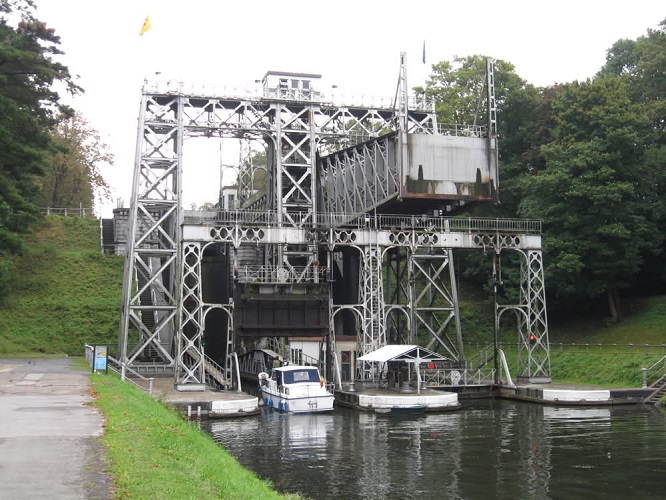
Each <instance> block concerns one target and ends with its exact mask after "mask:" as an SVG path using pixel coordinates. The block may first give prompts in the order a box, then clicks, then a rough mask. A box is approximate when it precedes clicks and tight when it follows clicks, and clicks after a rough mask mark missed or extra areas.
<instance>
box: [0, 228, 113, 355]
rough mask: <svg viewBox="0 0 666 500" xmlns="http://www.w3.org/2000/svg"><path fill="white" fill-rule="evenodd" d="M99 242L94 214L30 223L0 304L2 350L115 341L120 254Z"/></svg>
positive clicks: (63, 349) (72, 351)
mask: <svg viewBox="0 0 666 500" xmlns="http://www.w3.org/2000/svg"><path fill="white" fill-rule="evenodd" d="M99 248H100V242H99V221H97V220H95V219H84V218H79V217H60V216H50V217H46V218H45V219H44V220H43V222H41V223H40V224H39V225H38V226H37V227H35V228H33V231H32V232H31V233H30V234H28V236H27V237H26V244H25V251H24V253H23V254H22V255H20V256H18V257H16V258H15V259H14V266H15V269H16V272H15V273H14V277H13V279H12V281H11V283H10V290H11V292H10V295H9V296H8V297H7V298H6V299H5V300H4V301H3V303H2V304H0V324H1V325H3V328H2V330H0V354H2V355H8V354H14V355H17V354H28V353H33V354H34V353H44V354H68V355H78V356H80V355H81V354H82V352H83V345H84V344H86V343H90V344H92V343H97V344H108V345H110V346H115V345H116V343H117V337H118V321H119V319H120V297H121V291H122V273H123V271H122V269H123V262H124V260H123V258H122V257H118V256H113V255H101V253H100V250H99Z"/></svg>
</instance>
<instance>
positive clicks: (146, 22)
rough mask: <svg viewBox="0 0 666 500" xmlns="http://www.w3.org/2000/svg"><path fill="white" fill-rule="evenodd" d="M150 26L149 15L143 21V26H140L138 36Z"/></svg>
mask: <svg viewBox="0 0 666 500" xmlns="http://www.w3.org/2000/svg"><path fill="white" fill-rule="evenodd" d="M150 28H152V25H151V24H150V16H146V20H145V21H144V22H143V26H141V31H139V36H143V34H144V33H145V32H146V31H148V30H149V29H150Z"/></svg>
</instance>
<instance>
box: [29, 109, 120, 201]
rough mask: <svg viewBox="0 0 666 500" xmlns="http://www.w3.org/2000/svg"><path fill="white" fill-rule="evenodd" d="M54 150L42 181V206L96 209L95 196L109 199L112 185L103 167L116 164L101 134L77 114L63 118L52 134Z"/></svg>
mask: <svg viewBox="0 0 666 500" xmlns="http://www.w3.org/2000/svg"><path fill="white" fill-rule="evenodd" d="M52 142H53V151H52V153H51V154H50V155H49V158H48V163H47V169H46V170H47V173H46V176H45V177H44V178H43V179H42V193H41V197H40V198H39V202H40V205H41V206H45V207H46V206H48V207H63V208H64V207H75V206H78V205H79V204H81V205H83V206H85V207H92V206H93V205H94V201H95V195H99V197H101V198H106V199H108V198H109V196H110V194H109V193H110V190H109V186H108V184H107V183H106V181H105V180H104V178H103V177H102V174H101V170H100V167H101V166H102V165H107V164H112V163H113V155H112V154H111V153H110V152H109V151H108V146H107V145H106V144H104V143H103V142H102V140H101V138H100V136H99V133H98V132H97V131H96V130H94V129H92V128H91V127H90V126H89V124H88V123H87V122H86V120H85V119H84V118H83V117H82V116H81V115H79V114H77V113H75V114H74V115H73V116H72V117H63V120H62V121H61V122H60V123H58V125H57V126H56V127H55V129H54V131H53V133H52Z"/></svg>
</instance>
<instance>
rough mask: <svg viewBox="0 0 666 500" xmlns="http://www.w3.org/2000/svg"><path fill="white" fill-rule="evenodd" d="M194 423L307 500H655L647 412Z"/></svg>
mask: <svg viewBox="0 0 666 500" xmlns="http://www.w3.org/2000/svg"><path fill="white" fill-rule="evenodd" d="M201 426H202V429H203V430H205V431H208V432H210V433H211V434H212V436H213V439H214V440H215V442H217V443H218V444H220V445H221V446H223V447H224V448H225V449H226V450H228V451H229V452H230V453H231V454H232V455H234V456H235V457H236V459H237V460H238V461H239V462H240V463H241V464H243V465H244V466H245V467H247V468H249V469H251V470H253V471H254V472H255V473H256V474H257V475H258V476H259V477H261V478H263V479H268V480H270V481H271V482H272V483H273V485H274V487H275V488H276V489H277V490H278V491H280V492H283V493H287V492H289V493H300V494H302V495H303V496H305V497H308V498H312V499H328V498H331V499H332V498H336V499H340V498H344V499H353V498H363V499H373V498H377V499H384V498H386V499H389V498H390V499H393V498H395V499H402V498H447V499H448V498H451V499H477V498H478V499H484V498H506V499H521V498H530V499H531V498H553V499H567V500H569V499H578V498H580V499H583V498H633V499H644V498H666V413H664V412H663V411H660V410H659V409H658V408H656V407H654V406H651V405H628V406H615V407H589V408H580V407H573V408H572V407H568V408H564V407H552V406H543V405H538V404H531V403H522V402H514V401H506V400H483V401H474V402H464V403H463V407H462V409H460V410H457V411H453V412H448V413H433V414H426V415H421V416H410V417H407V416H401V417H392V416H382V415H376V414H371V413H363V412H359V411H355V410H351V409H346V408H336V409H335V410H334V411H333V412H332V413H329V414H311V415H287V414H281V413H278V412H276V411H274V410H270V409H263V410H262V413H261V415H260V416H257V417H250V418H243V419H229V420H215V421H204V422H202V423H201Z"/></svg>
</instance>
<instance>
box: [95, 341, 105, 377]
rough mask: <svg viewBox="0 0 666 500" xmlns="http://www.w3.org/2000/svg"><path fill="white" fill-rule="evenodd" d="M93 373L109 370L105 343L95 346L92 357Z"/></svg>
mask: <svg viewBox="0 0 666 500" xmlns="http://www.w3.org/2000/svg"><path fill="white" fill-rule="evenodd" d="M92 368H93V373H95V372H97V371H101V370H104V371H105V372H106V373H108V372H109V367H108V351H107V348H106V346H105V345H96V346H95V356H94V357H93V367H92Z"/></svg>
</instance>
